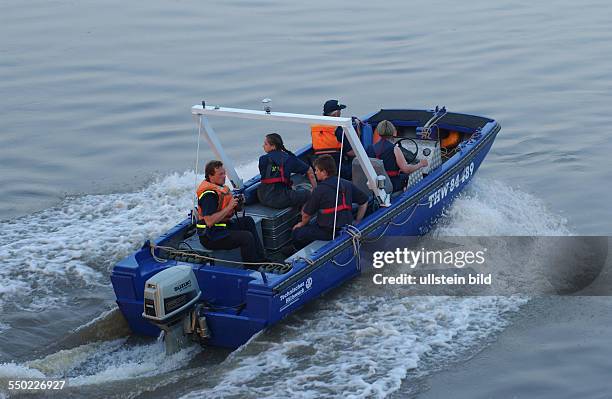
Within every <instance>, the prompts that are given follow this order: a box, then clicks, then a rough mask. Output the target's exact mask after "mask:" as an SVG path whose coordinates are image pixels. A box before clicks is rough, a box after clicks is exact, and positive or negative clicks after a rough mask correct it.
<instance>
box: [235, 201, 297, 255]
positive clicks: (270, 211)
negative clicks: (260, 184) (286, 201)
mask: <svg viewBox="0 0 612 399" xmlns="http://www.w3.org/2000/svg"><path fill="white" fill-rule="evenodd" d="M246 215H248V216H251V217H252V218H253V220H255V224H256V226H259V227H258V233H259V235H260V237H261V239H262V240H263V247H264V248H265V249H266V252H268V253H274V252H277V251H280V249H281V248H282V247H284V246H285V245H287V244H288V243H289V242H290V241H291V229H292V228H293V226H294V225H295V224H296V223H297V222H298V221H299V219H300V211H299V209H298V208H293V207H289V208H283V209H275V208H270V207H267V206H264V205H262V204H253V205H248V206H247V207H246Z"/></svg>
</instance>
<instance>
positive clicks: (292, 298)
mask: <svg viewBox="0 0 612 399" xmlns="http://www.w3.org/2000/svg"><path fill="white" fill-rule="evenodd" d="M311 288H312V277H308V278H307V279H306V281H302V282H300V283H298V284H296V285H294V286H293V287H291V288H289V289H288V290H287V291H286V292H285V293H283V294H281V296H280V300H281V302H284V304H283V306H282V307H281V308H280V309H279V310H280V311H283V310H285V309H286V308H288V307H289V306H291V305H293V304H294V303H296V302H297V301H298V300H299V299H300V298H301V297H302V296H303V295H304V294H305V293H306V292H308V290H310V289H311Z"/></svg>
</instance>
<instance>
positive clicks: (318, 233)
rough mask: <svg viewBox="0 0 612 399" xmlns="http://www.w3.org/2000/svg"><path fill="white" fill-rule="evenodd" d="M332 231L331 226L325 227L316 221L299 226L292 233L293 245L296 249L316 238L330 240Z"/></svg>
mask: <svg viewBox="0 0 612 399" xmlns="http://www.w3.org/2000/svg"><path fill="white" fill-rule="evenodd" d="M332 231H333V229H332V228H331V227H330V228H323V227H320V226H319V225H318V224H316V223H311V224H308V225H306V226H304V227H298V228H297V229H295V230H293V232H292V234H291V235H292V236H293V246H294V247H295V248H296V249H302V248H304V247H305V246H306V245H308V244H310V243H311V242H313V241H316V240H322V241H329V240H331V239H332Z"/></svg>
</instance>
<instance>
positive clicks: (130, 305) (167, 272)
mask: <svg viewBox="0 0 612 399" xmlns="http://www.w3.org/2000/svg"><path fill="white" fill-rule="evenodd" d="M192 116H193V117H194V120H195V121H196V124H197V127H198V145H199V142H200V137H201V136H204V138H205V139H206V142H207V144H208V145H209V147H210V148H211V149H212V150H213V152H214V153H215V155H216V156H217V157H218V158H219V159H221V160H222V161H223V163H224V165H225V167H226V169H227V172H228V180H229V181H230V183H231V185H232V186H233V188H234V189H235V190H236V191H238V192H240V193H242V194H244V196H245V199H246V200H245V206H244V212H245V213H246V215H250V216H251V217H253V219H254V220H255V222H256V226H257V229H258V232H259V233H260V238H261V239H262V242H263V245H264V247H265V249H266V251H267V253H268V255H269V256H271V257H275V259H278V262H275V263H271V264H267V265H262V267H261V268H259V270H252V269H246V268H244V267H243V265H242V264H241V258H240V252H239V250H238V249H236V250H230V251H221V250H217V251H213V250H209V249H207V248H204V247H202V245H201V244H200V242H199V240H198V237H197V233H196V231H195V227H194V222H193V220H192V217H189V216H188V217H187V218H186V219H185V220H183V221H181V222H180V223H179V224H177V225H176V226H175V227H173V228H172V229H170V230H169V231H168V232H166V233H165V234H163V235H161V236H160V237H158V238H157V239H155V240H154V241H150V242H149V241H147V242H146V243H144V245H143V246H142V248H141V249H139V250H137V251H136V252H135V253H133V254H131V255H130V256H128V257H126V258H125V259H122V260H121V261H119V262H118V263H117V264H116V265H115V266H114V268H113V271H112V275H111V281H112V284H113V288H114V291H115V295H116V298H117V304H118V306H119V309H120V310H121V312H122V313H123V315H124V316H125V318H126V320H127V322H128V323H129V326H130V327H131V329H132V332H133V333H134V334H139V335H148V336H158V335H159V334H160V329H161V330H165V333H166V339H167V340H169V337H171V336H172V339H173V340H174V342H175V345H170V346H168V345H167V350H168V351H174V350H176V349H177V348H178V347H179V346H180V339H178V338H177V337H179V336H180V337H183V338H184V337H187V338H189V339H193V340H197V341H199V342H201V343H203V344H205V345H212V346H220V347H226V348H231V349H235V348H237V347H239V346H241V345H243V344H244V343H246V342H247V341H248V340H249V339H250V338H251V337H252V336H253V335H254V334H256V333H258V332H259V331H262V330H263V329H265V328H267V327H269V326H271V325H273V324H275V323H277V322H278V321H280V320H282V319H283V318H285V317H286V316H288V315H289V314H291V313H293V312H295V311H297V310H298V309H299V308H300V307H302V306H303V305H305V304H306V303H308V302H310V301H312V300H314V299H315V298H317V297H320V296H321V295H322V294H324V293H325V292H327V291H329V290H332V289H334V288H335V287H337V286H339V285H341V284H342V283H344V282H346V281H347V280H349V279H351V278H353V277H355V276H356V275H358V274H359V273H360V272H361V267H360V263H359V251H360V245H361V244H362V243H363V242H367V241H371V240H373V239H377V238H379V237H385V236H386V237H390V236H395V237H397V236H416V235H422V234H425V233H426V232H427V231H428V230H429V229H430V228H431V226H432V225H433V224H434V223H435V221H436V220H437V219H438V218H439V217H440V216H441V214H442V211H443V209H444V208H445V207H448V206H449V205H450V204H451V202H452V201H453V199H454V198H455V197H456V196H457V195H458V194H459V193H460V192H461V190H462V189H463V188H464V187H465V186H466V185H467V184H468V183H469V182H470V180H471V179H472V177H473V176H474V174H475V173H476V171H477V170H478V167H479V166H480V164H481V163H482V161H483V160H484V158H485V156H486V155H487V153H488V152H489V149H490V148H491V145H492V144H493V141H494V140H495V137H496V135H497V133H498V132H499V130H500V125H499V124H498V123H497V122H496V121H495V120H493V119H490V118H486V117H480V116H473V115H466V114H460V113H453V112H447V111H446V109H445V108H438V107H436V109H433V110H409V109H382V110H380V111H377V112H374V113H372V114H370V115H367V116H365V117H363V118H361V119H360V120H358V119H357V120H354V119H352V118H333V117H327V116H315V115H303V114H289V113H280V112H273V111H272V110H271V109H270V106H269V104H266V105H265V108H264V110H263V111H258V110H242V109H234V108H224V107H218V106H207V105H205V104H204V103H203V104H202V105H196V106H194V107H192ZM214 116H223V117H236V118H247V119H252V120H268V121H282V122H294V123H301V124H304V125H307V124H327V125H335V126H342V127H343V129H344V133H345V137H346V139H348V140H349V141H350V144H351V146H352V148H353V149H354V151H355V154H356V158H355V160H354V161H353V165H352V167H353V182H354V183H355V184H356V185H358V186H361V188H362V189H363V190H367V191H368V192H369V193H370V198H371V199H370V202H369V206H368V212H367V214H366V217H365V218H364V219H363V220H362V221H361V222H360V223H358V224H356V225H354V226H345V227H344V228H343V229H342V230H340V231H339V232H338V233H337V234H336V236H335V238H334V239H333V240H331V241H315V242H313V243H312V244H310V245H308V246H307V247H305V248H303V249H301V250H300V251H298V252H296V253H294V254H292V255H291V256H288V257H287V256H286V255H287V254H285V255H282V251H281V248H283V247H286V245H287V244H288V243H290V240H291V227H292V226H293V225H294V224H295V223H296V222H297V221H298V220H299V210H297V209H293V208H286V209H271V208H267V207H265V206H263V205H262V204H260V203H258V200H257V196H256V195H255V192H256V189H257V187H258V185H259V184H260V176H259V175H257V176H253V177H252V178H250V179H249V180H247V181H243V180H242V179H241V178H240V177H239V176H238V174H237V173H236V171H235V168H234V166H233V165H234V164H233V163H232V161H231V159H229V157H228V156H227V154H226V153H225V151H224V150H223V147H222V145H221V143H220V141H219V140H218V138H217V135H216V133H215V131H214V129H213V128H212V125H211V122H210V120H209V118H212V117H214ZM382 120H389V121H391V122H392V123H393V124H394V125H395V126H396V128H397V131H398V143H397V144H398V145H401V146H402V147H403V148H404V150H407V151H410V153H411V154H412V155H413V158H415V159H416V160H418V159H423V158H425V159H427V160H428V163H429V166H428V167H427V168H425V169H421V170H419V171H417V172H414V173H413V175H414V176H412V175H411V178H410V182H409V184H408V187H407V189H406V190H405V191H403V192H399V193H390V192H389V191H390V190H389V187H388V186H389V178H388V176H386V173H385V171H384V168H383V167H382V165H381V163H380V161H379V160H374V159H370V158H368V157H367V155H366V153H365V149H364V148H367V146H368V145H369V144H371V143H372V142H373V141H375V140H376V136H377V135H376V132H375V131H374V128H375V127H376V125H377V123H378V122H380V121H382ZM304 136H305V137H307V135H306V134H305V135H304ZM449 138H450V139H451V140H449ZM449 141H450V144H449ZM296 155H297V156H298V157H300V158H301V159H302V160H304V161H307V162H309V161H311V158H312V157H313V154H312V146H311V145H307V146H305V147H304V148H302V149H300V150H299V151H297V152H296ZM196 168H197V166H196ZM294 184H297V185H299V184H306V183H305V182H302V181H295V182H294ZM187 211H189V210H186V212H187ZM183 338H181V339H183Z"/></svg>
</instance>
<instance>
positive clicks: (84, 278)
mask: <svg viewBox="0 0 612 399" xmlns="http://www.w3.org/2000/svg"><path fill="white" fill-rule="evenodd" d="M238 172H239V173H240V174H241V175H242V176H244V177H250V176H252V175H254V174H255V173H257V165H256V163H255V162H252V163H249V164H246V165H243V166H241V167H240V168H239V170H238ZM199 179H201V176H199V177H198V180H199ZM195 183H196V177H195V175H194V173H193V172H185V173H182V174H177V173H174V174H171V175H169V176H166V177H164V178H162V179H159V180H157V181H154V182H153V183H151V184H150V185H149V186H148V187H146V188H144V189H143V190H140V191H137V192H134V193H120V194H103V195H85V196H81V197H71V198H67V199H66V200H64V201H63V202H62V204H61V205H59V206H58V207H56V208H53V209H48V210H44V211H41V212H38V213H35V214H33V215H31V216H29V217H22V218H19V219H15V220H9V221H3V222H0V230H1V231H2V232H3V234H2V236H1V238H0V263H1V264H2V268H0V281H2V282H3V284H1V285H0V310H2V309H3V307H5V306H7V305H13V306H15V307H17V308H18V309H24V310H37V309H48V308H50V307H55V306H59V305H60V304H62V303H64V302H65V301H66V299H67V298H69V297H70V296H71V295H70V291H71V290H73V289H78V288H83V287H91V286H92V285H93V286H96V285H98V286H99V285H108V284H109V274H110V271H111V269H112V267H113V265H114V263H115V262H117V261H118V260H119V259H121V258H122V257H125V256H127V255H128V254H129V253H131V252H132V251H134V250H135V249H137V248H138V247H139V246H140V245H142V243H143V242H144V241H145V240H147V239H153V238H156V237H157V236H159V235H160V234H161V233H162V232H164V231H166V230H168V229H169V228H170V227H172V226H174V225H176V224H177V223H179V222H180V221H182V220H183V219H184V218H185V217H186V216H187V214H188V213H189V211H190V209H191V207H192V205H193V193H194V192H195V189H194V186H195ZM198 183H199V181H198Z"/></svg>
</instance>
